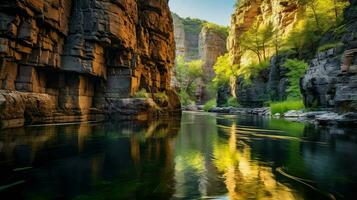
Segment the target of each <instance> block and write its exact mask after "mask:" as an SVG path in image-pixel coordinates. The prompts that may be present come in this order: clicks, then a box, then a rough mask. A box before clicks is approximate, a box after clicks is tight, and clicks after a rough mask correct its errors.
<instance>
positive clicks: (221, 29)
mask: <svg viewBox="0 0 357 200" xmlns="http://www.w3.org/2000/svg"><path fill="white" fill-rule="evenodd" d="M203 27H206V28H208V29H211V30H214V31H215V32H217V33H218V34H219V35H221V36H222V37H223V38H226V37H228V32H229V27H228V26H220V25H218V24H214V23H211V22H206V23H204V24H203Z"/></svg>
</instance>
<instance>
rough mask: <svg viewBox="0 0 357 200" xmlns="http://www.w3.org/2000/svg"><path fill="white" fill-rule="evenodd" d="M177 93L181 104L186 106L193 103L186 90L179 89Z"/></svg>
mask: <svg viewBox="0 0 357 200" xmlns="http://www.w3.org/2000/svg"><path fill="white" fill-rule="evenodd" d="M178 95H179V98H180V102H181V105H183V106H187V105H192V104H195V102H194V101H192V100H191V97H190V95H189V94H187V92H186V91H184V90H181V91H180V92H179V93H178Z"/></svg>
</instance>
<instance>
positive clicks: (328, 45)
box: [318, 42, 343, 52]
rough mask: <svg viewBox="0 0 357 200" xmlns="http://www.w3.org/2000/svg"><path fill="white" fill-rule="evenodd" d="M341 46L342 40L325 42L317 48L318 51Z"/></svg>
mask: <svg viewBox="0 0 357 200" xmlns="http://www.w3.org/2000/svg"><path fill="white" fill-rule="evenodd" d="M341 46H343V43H342V42H335V43H327V44H324V45H322V46H320V47H319V49H318V52H323V51H327V50H329V49H332V48H338V47H341Z"/></svg>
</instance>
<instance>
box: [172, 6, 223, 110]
mask: <svg viewBox="0 0 357 200" xmlns="http://www.w3.org/2000/svg"><path fill="white" fill-rule="evenodd" d="M172 16H173V22H174V32H175V42H176V56H183V57H184V59H185V60H186V61H192V60H202V61H203V73H204V77H203V80H202V84H201V85H200V87H199V91H198V96H199V99H200V102H198V103H199V104H202V103H204V102H205V101H207V100H209V99H210V98H213V97H210V96H209V93H208V91H207V85H208V84H209V83H210V82H211V81H212V79H213V78H214V76H215V74H214V69H213V66H214V64H215V63H216V61H217V58H218V57H219V56H222V55H224V54H225V53H226V52H227V45H226V43H227V36H228V35H227V34H226V33H225V32H222V31H219V30H217V29H216V28H215V27H213V26H207V24H208V23H207V22H206V21H202V20H198V19H190V18H185V19H184V18H181V17H179V16H178V15H176V14H174V13H173V14H172Z"/></svg>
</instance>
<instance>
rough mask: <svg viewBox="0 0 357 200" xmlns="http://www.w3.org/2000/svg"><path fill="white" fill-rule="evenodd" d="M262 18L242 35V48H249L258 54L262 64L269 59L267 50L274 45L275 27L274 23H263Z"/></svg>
mask: <svg viewBox="0 0 357 200" xmlns="http://www.w3.org/2000/svg"><path fill="white" fill-rule="evenodd" d="M260 23H261V21H260V20H256V22H254V23H253V25H252V27H251V28H250V29H249V30H248V31H246V32H245V33H244V34H242V36H241V37H240V40H239V42H240V46H241V48H242V50H243V51H244V50H249V51H252V52H253V53H255V54H256V56H257V57H258V60H259V64H261V63H262V62H263V61H264V60H266V59H267V51H268V49H269V48H270V47H271V45H272V39H273V36H274V27H273V24H272V23H268V24H266V25H261V24H260Z"/></svg>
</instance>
